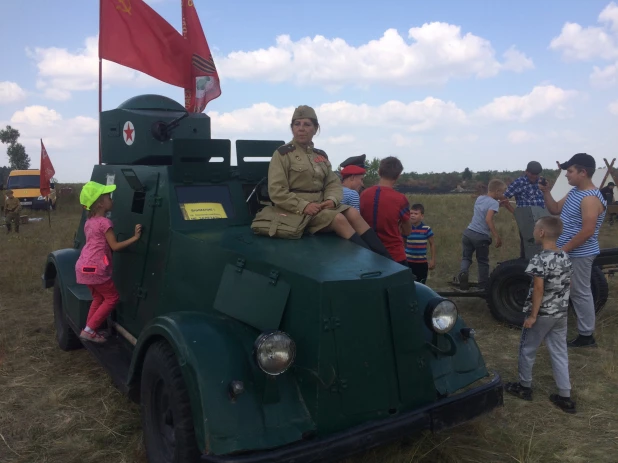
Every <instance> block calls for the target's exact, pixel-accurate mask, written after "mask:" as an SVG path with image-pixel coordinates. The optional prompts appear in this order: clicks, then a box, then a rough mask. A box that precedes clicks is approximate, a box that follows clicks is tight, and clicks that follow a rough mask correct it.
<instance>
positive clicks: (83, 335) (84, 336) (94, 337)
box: [79, 330, 107, 344]
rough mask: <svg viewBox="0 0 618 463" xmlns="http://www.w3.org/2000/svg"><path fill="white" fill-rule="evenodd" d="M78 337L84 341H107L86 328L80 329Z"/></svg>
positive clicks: (99, 342)
mask: <svg viewBox="0 0 618 463" xmlns="http://www.w3.org/2000/svg"><path fill="white" fill-rule="evenodd" d="M79 339H83V340H84V341H90V342H96V343H98V344H103V343H104V342H106V341H107V339H105V338H104V337H103V336H101V335H100V334H98V333H88V331H86V330H82V332H81V333H79Z"/></svg>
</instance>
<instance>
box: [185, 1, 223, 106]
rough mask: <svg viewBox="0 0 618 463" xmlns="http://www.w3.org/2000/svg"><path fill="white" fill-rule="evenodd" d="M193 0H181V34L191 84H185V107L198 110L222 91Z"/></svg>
mask: <svg viewBox="0 0 618 463" xmlns="http://www.w3.org/2000/svg"><path fill="white" fill-rule="evenodd" d="M194 3H195V0H182V35H183V36H184V37H185V39H186V40H187V42H188V43H189V46H190V50H191V53H192V57H191V85H190V86H188V87H186V88H185V108H186V110H187V111H189V112H193V113H201V112H202V111H204V109H206V105H207V104H208V103H209V102H210V101H212V100H214V99H215V98H218V97H219V96H220V95H221V85H220V83H219V74H218V73H217V68H216V67H215V62H214V60H213V59H212V54H211V53H210V47H209V46H208V42H207V41H206V36H205V35H204V30H203V29H202V24H201V23H200V18H199V17H198V16H197V11H196V9H195V5H194Z"/></svg>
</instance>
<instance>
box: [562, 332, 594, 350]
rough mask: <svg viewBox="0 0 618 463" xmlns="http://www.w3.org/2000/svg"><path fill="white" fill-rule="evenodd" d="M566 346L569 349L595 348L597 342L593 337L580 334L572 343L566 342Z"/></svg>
mask: <svg viewBox="0 0 618 463" xmlns="http://www.w3.org/2000/svg"><path fill="white" fill-rule="evenodd" d="M567 345H568V346H569V347H596V346H597V342H596V341H595V339H594V336H593V335H590V336H583V335H581V334H580V335H578V336H577V337H576V338H575V339H573V340H572V341H569V342H567Z"/></svg>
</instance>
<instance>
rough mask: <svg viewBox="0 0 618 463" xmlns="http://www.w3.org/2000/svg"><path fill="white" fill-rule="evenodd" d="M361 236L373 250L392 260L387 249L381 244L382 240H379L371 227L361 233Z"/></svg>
mask: <svg viewBox="0 0 618 463" xmlns="http://www.w3.org/2000/svg"><path fill="white" fill-rule="evenodd" d="M361 238H362V239H363V240H364V241H365V243H367V244H368V245H369V248H370V249H371V250H372V251H373V252H375V253H376V254H380V255H381V256H384V257H387V258H389V259H391V260H393V258H392V257H391V255H390V254H389V253H388V251H387V249H386V248H385V247H384V244H382V241H380V238H378V235H376V232H374V231H373V228H370V229H369V230H367V231H366V232H365V233H363V234H362V235H361Z"/></svg>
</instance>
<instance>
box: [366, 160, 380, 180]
mask: <svg viewBox="0 0 618 463" xmlns="http://www.w3.org/2000/svg"><path fill="white" fill-rule="evenodd" d="M379 168H380V159H378V158H373V159H372V160H371V161H369V164H368V165H367V169H366V172H365V177H364V179H363V183H364V184H365V186H366V187H370V186H373V185H375V184H376V183H378V180H380V176H379V175H378V169H379Z"/></svg>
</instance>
